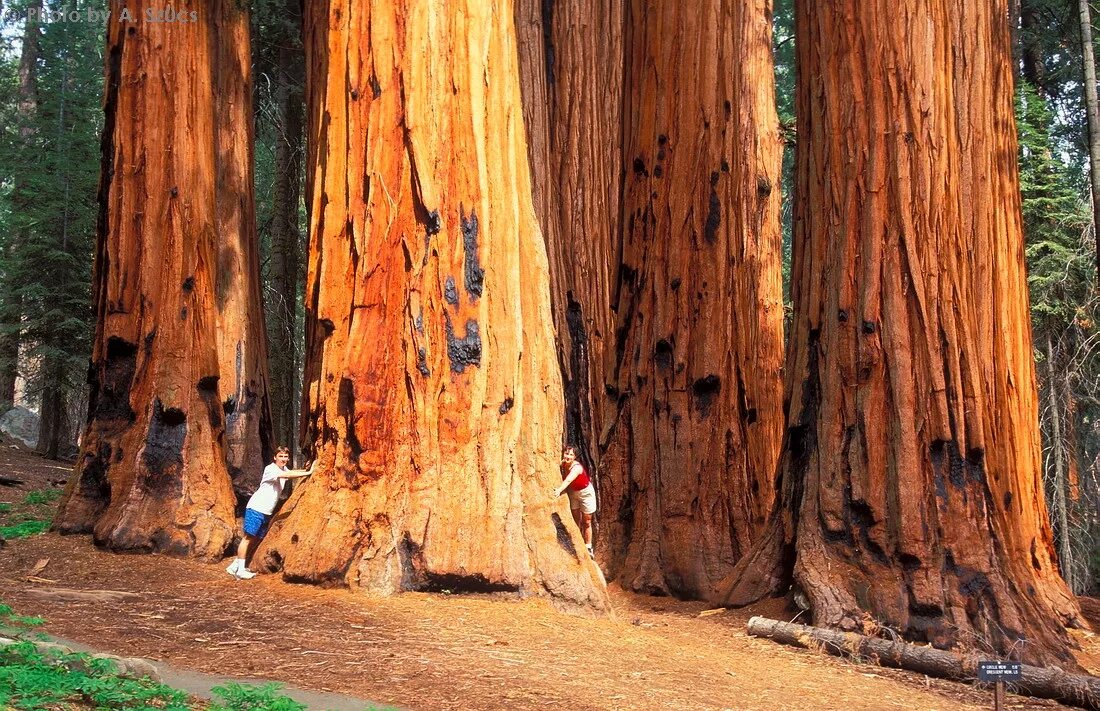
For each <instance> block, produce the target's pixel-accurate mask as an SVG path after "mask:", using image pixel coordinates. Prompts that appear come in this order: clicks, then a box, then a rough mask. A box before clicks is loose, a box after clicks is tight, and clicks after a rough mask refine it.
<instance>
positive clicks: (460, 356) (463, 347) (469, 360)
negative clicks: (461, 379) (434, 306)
mask: <svg viewBox="0 0 1100 711" xmlns="http://www.w3.org/2000/svg"><path fill="white" fill-rule="evenodd" d="M444 316H445V318H446V324H445V328H446V332H447V358H448V359H450V361H451V370H453V371H454V372H456V373H463V372H465V370H466V368H467V367H468V366H473V367H475V368H477V367H481V334H480V332H479V330H478V325H477V321H475V320H474V319H467V321H466V335H465V336H463V337H462V338H459V337H458V336H456V335H455V331H454V325H453V324H452V323H451V317H450V315H449V314H444Z"/></svg>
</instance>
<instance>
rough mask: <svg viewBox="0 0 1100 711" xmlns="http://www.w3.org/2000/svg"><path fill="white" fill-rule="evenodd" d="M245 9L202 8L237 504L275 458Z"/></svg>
mask: <svg viewBox="0 0 1100 711" xmlns="http://www.w3.org/2000/svg"><path fill="white" fill-rule="evenodd" d="M246 7H247V6H246V5H244V4H242V3H240V2H236V1H234V0H219V2H215V3H212V4H211V5H210V6H209V8H208V12H209V13H210V17H211V22H212V23H213V28H212V33H211V34H212V36H213V37H214V38H215V40H214V52H215V54H214V56H213V58H212V60H213V66H212V68H211V78H212V81H213V82H214V87H213V89H212V91H213V98H214V108H213V110H214V112H215V113H214V120H215V122H216V127H215V133H214V137H215V141H216V148H215V150H216V151H217V153H216V166H217V168H216V170H217V183H216V186H215V191H216V192H215V194H216V196H217V198H218V202H217V211H216V219H217V260H218V261H217V281H216V283H215V300H216V302H215V303H216V307H217V318H218V327H217V335H218V341H217V352H218V372H219V374H220V377H219V380H218V391H219V394H220V399H221V402H222V408H223V411H224V413H225V462H226V465H227V467H228V469H229V476H230V478H231V479H232V480H233V489H234V492H235V493H236V495H237V498H238V500H241V499H243V500H247V498H248V497H249V496H251V495H252V492H253V491H255V490H256V487H257V486H258V485H259V483H260V475H261V473H262V472H263V468H264V466H265V465H266V464H267V463H268V462H270V461H271V457H272V455H273V454H274V447H273V446H272V442H271V441H270V437H271V405H270V402H269V399H268V391H267V382H268V377H267V331H266V328H265V326H264V319H263V306H262V296H261V293H260V289H261V286H260V255H259V240H258V239H257V236H256V204H255V201H254V199H253V190H254V187H253V186H254V185H255V181H254V179H253V174H252V171H253V164H254V161H253V159H252V153H253V146H254V145H255V137H254V133H255V130H254V126H253V113H252V56H251V49H250V47H249V44H250V40H249V22H248V12H247V10H246V9H245V8H246ZM294 210H295V212H296V211H297V202H295V203H294ZM242 505H243V504H242Z"/></svg>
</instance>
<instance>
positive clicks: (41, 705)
mask: <svg viewBox="0 0 1100 711" xmlns="http://www.w3.org/2000/svg"><path fill="white" fill-rule="evenodd" d="M44 622H45V620H43V619H42V618H41V617H26V616H23V615H17V614H15V611H14V610H12V608H11V607H10V606H9V605H5V604H4V603H2V602H0V624H3V625H7V626H12V627H18V628H23V629H24V630H25V631H29V629H28V628H32V627H36V626H38V625H41V624H43V623H44ZM21 636H22V635H21ZM34 636H37V637H41V635H34ZM281 689H282V684H276V683H270V684H262V685H260V686H252V685H250V684H237V683H232V682H231V683H228V684H224V685H222V686H216V687H214V688H213V689H211V691H212V692H213V693H214V696H215V697H216V700H215V701H211V702H206V701H201V700H196V699H193V698H191V697H189V696H188V695H187V694H186V693H184V692H182V691H179V690H178V689H173V688H171V687H169V686H165V685H164V684H161V683H159V682H157V681H154V680H152V679H150V678H149V677H145V678H144V679H132V678H129V677H125V676H121V675H119V674H118V670H117V668H116V667H115V664H114V662H112V661H111V660H109V659H96V658H94V657H92V656H90V655H87V654H65V653H63V652H60V651H53V650H45V651H43V650H41V649H39V648H38V647H35V645H34V644H33V643H32V642H30V641H28V640H25V639H23V640H20V641H17V642H16V643H14V644H8V645H3V646H0V709H4V711H10V710H12V709H18V710H20V711H22V710H23V709H27V710H30V709H52V710H54V709H55V710H57V711H62V710H65V711H86V710H90V709H96V710H97V711H99V710H100V709H104V710H106V709H111V710H114V711H138V709H164V710H165V711H305V708H306V705H305V704H302V703H299V702H297V701H295V700H294V699H291V698H290V697H288V696H284V695H282V694H281V693H279V691H280V690H281ZM364 711H383V710H382V709H381V708H379V707H368V708H367V709H365V710H364Z"/></svg>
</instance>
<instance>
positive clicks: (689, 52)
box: [601, 0, 783, 597]
mask: <svg viewBox="0 0 1100 711" xmlns="http://www.w3.org/2000/svg"><path fill="white" fill-rule="evenodd" d="M769 7H770V3H767V2H764V1H763V0H761V1H753V2H733V1H732V0H712V1H708V2H706V3H704V4H702V5H700V6H699V7H698V11H697V12H691V13H688V12H684V11H683V6H682V5H681V4H680V3H675V2H663V3H656V4H646V3H642V2H634V3H631V4H630V5H629V7H628V8H627V11H626V28H627V29H626V39H625V46H626V47H627V48H629V49H628V55H627V58H626V70H625V72H626V73H625V84H626V87H627V91H626V96H625V99H624V111H623V113H624V116H625V119H624V131H625V134H624V138H623V145H624V151H623V154H622V162H623V170H624V171H625V174H626V176H627V177H626V182H625V185H624V186H623V206H622V217H621V223H620V224H621V225H622V234H623V244H622V260H621V265H620V266H619V270H618V274H617V278H618V283H617V285H616V286H615V287H614V300H613V303H614V304H615V310H616V316H617V319H618V323H617V330H616V334H615V343H614V361H615V368H614V370H613V371H612V372H611V373H610V374H609V378H608V389H609V392H610V393H611V394H612V395H613V396H614V397H615V398H616V411H615V412H614V413H613V417H614V424H613V429H612V430H611V431H610V432H609V436H608V446H607V450H606V452H605V454H604V457H603V460H602V472H601V474H602V476H601V484H602V488H601V493H602V505H603V511H604V519H605V521H609V523H610V525H608V526H606V527H605V528H606V530H607V531H608V540H607V546H608V550H609V558H608V560H607V561H606V566H607V569H608V570H609V574H610V575H611V576H615V577H617V578H619V579H620V581H621V582H622V583H623V585H624V586H625V587H627V588H629V589H632V590H637V591H645V592H652V593H658V594H668V593H673V594H677V595H686V596H703V597H707V596H711V595H713V594H714V593H715V589H716V588H715V586H716V585H717V584H718V583H719V582H720V581H721V580H722V578H723V577H724V576H726V575H728V574H729V572H730V570H731V569H732V566H733V565H734V564H735V563H736V562H737V559H738V558H739V557H740V556H741V554H742V553H743V552H744V551H745V550H746V548H747V547H748V545H749V544H750V542H751V541H752V540H753V538H754V536H755V535H756V533H757V532H758V529H759V528H760V527H761V525H762V523H763V521H764V517H765V515H766V514H767V512H768V510H769V507H770V505H771V499H772V495H773V490H774V489H773V484H772V482H773V477H774V476H775V465H776V460H777V457H778V454H779V446H780V437H781V433H782V415H783V413H782V405H781V393H782V382H781V375H780V367H781V364H782V342H783V341H782V318H783V312H782V311H783V310H782V286H781V262H780V253H781V250H780V229H779V207H780V199H779V181H780V162H781V155H782V143H781V140H780V137H779V127H778V119H777V116H776V112H775V100H774V93H773V92H774V89H773V87H774V82H773V77H772V59H771V56H772V55H771V23H770V12H769Z"/></svg>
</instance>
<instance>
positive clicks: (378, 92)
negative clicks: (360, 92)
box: [370, 74, 382, 99]
mask: <svg viewBox="0 0 1100 711" xmlns="http://www.w3.org/2000/svg"><path fill="white" fill-rule="evenodd" d="M370 93H371V96H373V97H374V98H375V99H377V98H378V97H380V96H382V85H381V84H379V83H378V77H376V76H375V75H374V74H371V75H370Z"/></svg>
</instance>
